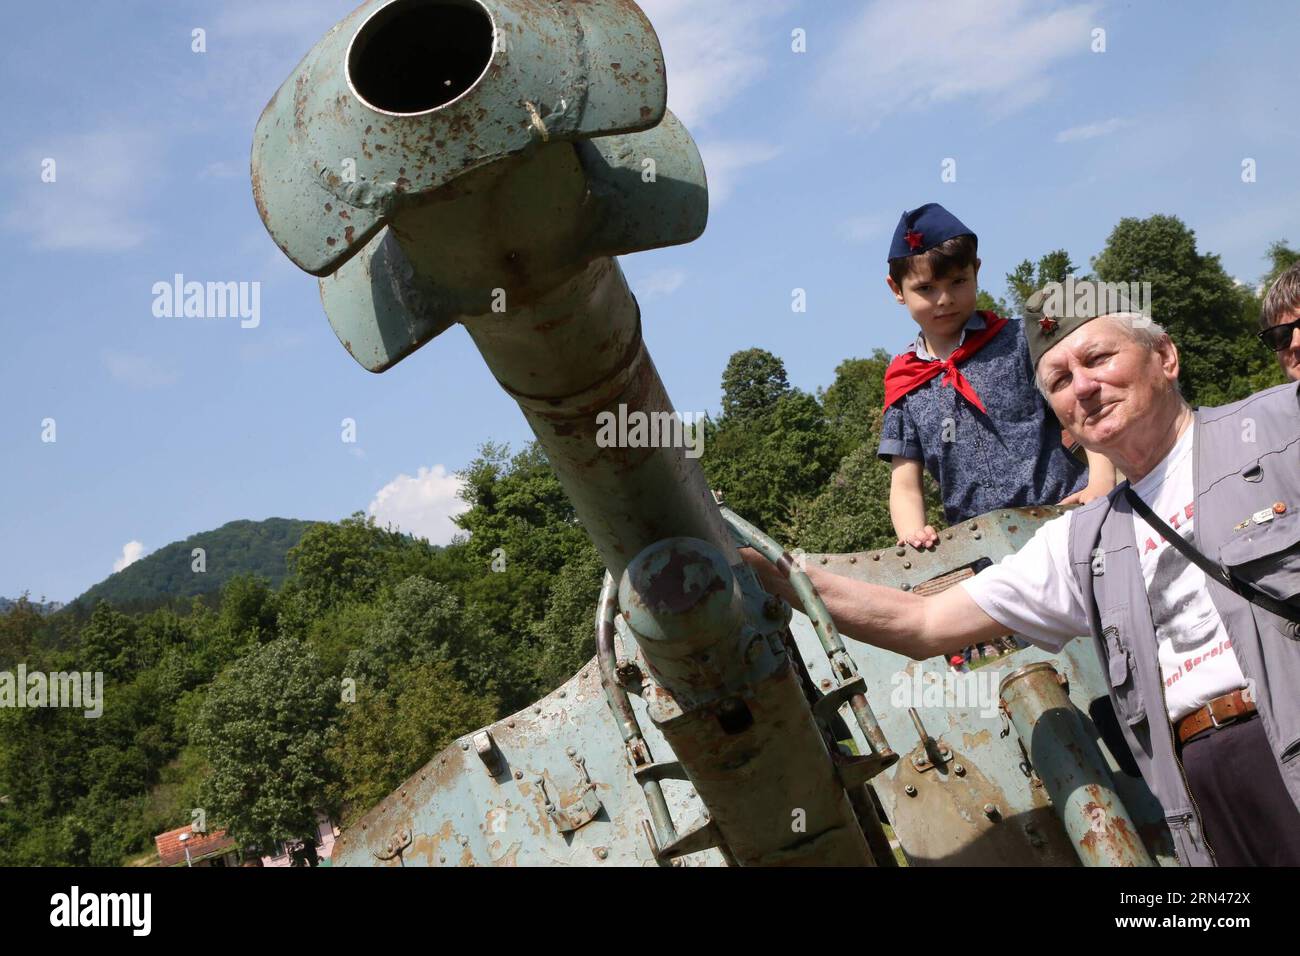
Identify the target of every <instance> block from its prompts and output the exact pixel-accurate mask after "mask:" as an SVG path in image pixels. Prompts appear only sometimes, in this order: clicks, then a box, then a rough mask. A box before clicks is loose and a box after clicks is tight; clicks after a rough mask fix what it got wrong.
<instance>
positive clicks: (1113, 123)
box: [1056, 116, 1133, 143]
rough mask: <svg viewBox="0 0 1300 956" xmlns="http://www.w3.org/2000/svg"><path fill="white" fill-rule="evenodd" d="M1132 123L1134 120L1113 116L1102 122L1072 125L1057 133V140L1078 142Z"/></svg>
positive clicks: (1108, 133) (1109, 132)
mask: <svg viewBox="0 0 1300 956" xmlns="http://www.w3.org/2000/svg"><path fill="white" fill-rule="evenodd" d="M1132 125H1133V121H1132V120H1126V119H1120V118H1119V117H1118V116H1112V117H1111V118H1110V119H1108V120H1102V121H1101V122H1100V123H1086V124H1084V125H1083V126H1071V127H1070V128H1069V129H1063V130H1061V131H1060V132H1059V133H1057V134H1056V141H1057V142H1058V143H1077V142H1080V141H1082V140H1085V139H1096V138H1097V137H1098V136H1109V135H1110V134H1111V133H1113V132H1115V131H1116V130H1120V129H1123V128H1124V127H1126V126H1132Z"/></svg>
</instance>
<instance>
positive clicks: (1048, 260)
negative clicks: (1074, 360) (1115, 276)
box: [1000, 249, 1084, 316]
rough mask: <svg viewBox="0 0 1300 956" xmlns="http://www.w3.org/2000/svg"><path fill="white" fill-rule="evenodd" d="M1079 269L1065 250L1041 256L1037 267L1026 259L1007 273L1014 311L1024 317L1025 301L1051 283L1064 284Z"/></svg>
mask: <svg viewBox="0 0 1300 956" xmlns="http://www.w3.org/2000/svg"><path fill="white" fill-rule="evenodd" d="M1077 268H1078V267H1077V266H1075V264H1074V263H1073V262H1071V261H1070V254H1069V253H1068V252H1066V251H1065V250H1064V249H1053V250H1052V251H1051V252H1049V253H1047V254H1046V255H1043V256H1040V257H1039V259H1038V264H1037V266H1035V264H1034V263H1032V262H1030V261H1029V260H1028V259H1025V260H1024V261H1023V262H1021V263H1020V264H1019V265H1018V266H1016V267H1015V268H1014V269H1012V270H1011V271H1010V272H1008V273H1007V293H1008V294H1009V295H1010V296H1011V309H1012V311H1014V313H1015V314H1016V315H1018V316H1024V314H1025V301H1026V300H1027V299H1028V298H1029V297H1030V296H1031V295H1033V294H1034V293H1035V292H1037V291H1038V290H1039V289H1041V288H1042V287H1043V286H1045V285H1047V283H1049V282H1064V281H1065V279H1066V276H1069V275H1072V274H1074V273H1075V271H1076V270H1077ZM1076 278H1084V277H1083V276H1077V277H1076ZM1000 314H1003V315H1005V314H1007V313H1005V312H1004V313H1000Z"/></svg>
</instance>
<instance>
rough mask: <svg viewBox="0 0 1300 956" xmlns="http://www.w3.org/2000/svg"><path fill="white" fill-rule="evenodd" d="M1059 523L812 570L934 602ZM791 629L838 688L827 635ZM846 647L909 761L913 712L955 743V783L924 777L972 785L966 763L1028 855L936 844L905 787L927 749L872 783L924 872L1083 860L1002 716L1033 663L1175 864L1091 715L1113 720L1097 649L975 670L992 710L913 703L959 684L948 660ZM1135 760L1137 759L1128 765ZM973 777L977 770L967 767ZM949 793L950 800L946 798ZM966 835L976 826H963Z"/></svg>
mask: <svg viewBox="0 0 1300 956" xmlns="http://www.w3.org/2000/svg"><path fill="white" fill-rule="evenodd" d="M1059 514H1061V510H1060V509H1057V508H1019V509H1006V510H1002V511H997V512H990V513H989V514H986V515H982V516H980V517H979V518H977V519H975V520H973V521H970V522H964V523H963V524H961V525H960V526H958V527H954V528H949V529H944V530H943V531H941V532H940V536H939V543H938V545H937V546H936V547H935V548H934V549H933V550H931V551H925V552H917V551H916V550H915V549H913V548H907V549H905V550H904V552H903V553H902V554H898V553H897V551H898V550H899V549H896V548H887V549H882V550H880V551H867V552H856V553H846V554H825V555H823V554H809V555H806V556H805V557H804V561H805V563H807V564H809V565H815V566H818V567H822V568H825V569H827V570H831V571H833V572H835V573H836V574H841V575H844V576H846V577H850V578H855V579H858V580H863V581H870V582H871V583H873V584H880V585H883V586H886V587H896V588H899V589H906V590H913V589H915V590H918V591H920V592H921V593H925V591H926V590H930V591H931V592H935V591H937V590H942V587H943V586H945V585H951V584H952V583H954V582H955V581H956V580H959V579H960V577H962V576H964V574H966V573H969V569H970V568H971V567H972V566H976V567H982V566H983V564H984V563H987V562H990V561H991V562H997V561H999V560H1000V559H1001V558H1002V557H1003V556H1004V555H1006V554H1010V553H1011V552H1013V551H1015V550H1017V549H1018V548H1020V547H1021V546H1023V545H1024V544H1025V543H1026V542H1027V541H1028V539H1029V538H1030V537H1031V536H1032V535H1033V533H1034V532H1035V531H1037V529H1038V528H1039V527H1040V526H1041V524H1042V523H1043V522H1044V521H1046V520H1049V519H1050V518H1053V517H1056V516H1057V515H1059ZM972 526H973V527H972ZM790 626H791V631H792V633H793V635H794V638H795V641H796V643H797V644H798V646H799V650H800V653H801V655H802V657H803V659H804V661H805V662H806V664H807V667H808V671H809V673H810V674H811V675H812V677H813V679H814V680H815V681H816V682H818V683H820V682H822V681H833V680H834V673H833V670H832V669H831V667H830V665H829V664H828V662H827V661H826V660H825V655H824V654H823V653H822V648H821V643H820V641H819V638H818V635H817V633H816V632H815V631H814V629H813V627H812V626H811V624H810V622H809V621H808V620H807V619H806V618H805V617H804V616H803V615H801V614H797V613H796V614H795V615H794V617H793V619H792V621H791V624H790ZM843 640H844V644H845V647H846V648H847V649H848V651H849V653H850V654H851V655H852V657H853V659H854V660H855V661H856V662H857V663H858V665H859V668H860V670H861V673H862V676H863V678H864V679H865V681H866V685H867V689H868V693H869V695H870V697H871V700H872V705H873V710H874V712H875V715H876V717H877V719H878V721H879V724H880V727H881V728H882V730H883V732H884V734H885V736H886V737H887V738H888V739H889V740H890V741H891V742H893V743H897V745H898V747H899V749H900V750H903V749H905V748H906V747H907V746H908V741H909V740H910V742H911V744H912V745H917V744H919V743H920V741H919V739H918V735H917V730H916V728H915V726H914V725H913V722H912V719H911V717H910V716H909V713H908V711H909V708H911V707H913V706H915V708H916V710H917V711H918V712H919V714H920V716H921V718H922V720H923V724H924V727H925V729H926V731H927V733H928V734H929V735H930V736H931V737H933V738H934V739H935V740H936V741H937V742H939V743H940V744H943V743H946V744H947V745H948V746H949V748H950V751H951V752H952V753H954V754H955V755H956V756H955V757H954V759H953V760H950V761H947V762H946V763H945V765H944V766H945V767H946V768H948V772H947V776H946V777H940V776H936V773H937V769H930V770H928V771H927V772H925V773H924V778H925V779H931V778H933V779H935V780H936V781H938V780H948V779H961V778H960V777H958V776H957V775H956V774H955V772H954V771H953V770H952V767H953V766H954V764H959V763H962V760H963V758H965V760H966V761H967V762H968V763H970V764H971V766H973V767H977V768H978V769H979V772H980V773H981V774H983V776H984V778H985V779H986V780H987V781H989V782H990V783H991V784H992V786H993V791H992V792H990V797H989V799H990V800H992V801H993V802H994V803H996V804H997V805H998V806H999V807H1001V810H1002V813H1001V815H1002V819H1003V820H1004V821H1012V822H1014V823H1015V824H1016V825H1015V826H1010V827H1006V828H1005V829H1004V830H1002V831H1001V832H1000V833H999V835H998V838H997V839H998V840H999V841H1002V840H1006V841H1012V842H1019V843H1020V844H1021V847H1020V848H1019V849H1018V850H1016V851H1015V852H1014V854H1012V855H1011V856H1008V854H1009V853H1011V851H1010V850H1007V849H1005V848H1003V849H999V850H998V851H997V852H996V853H992V852H990V853H989V854H988V855H982V850H981V847H992V846H993V844H990V843H987V842H985V841H978V840H977V841H973V842H971V841H967V842H966V843H963V844H961V845H958V844H953V845H951V846H950V847H948V849H947V850H945V844H944V843H943V841H942V840H940V841H938V842H935V840H934V837H933V830H932V829H931V827H930V825H929V824H928V823H927V822H926V820H925V819H924V817H923V816H922V815H920V814H918V813H916V812H915V810H916V804H915V803H914V799H915V798H911V797H909V796H908V795H907V794H906V792H905V787H906V786H907V785H908V784H909V783H910V782H912V778H913V777H914V776H915V775H916V770H915V765H914V763H913V760H912V759H911V758H913V757H916V758H919V759H920V760H921V761H922V762H923V764H924V763H925V762H928V760H929V758H928V755H926V754H925V753H924V752H923V750H924V748H920V747H916V746H914V747H913V750H912V753H910V754H904V756H903V759H902V760H901V761H900V762H899V763H898V764H897V765H895V766H894V767H892V768H890V769H889V770H887V771H886V772H885V773H883V774H881V775H880V776H879V777H877V778H875V779H874V780H873V781H872V783H871V786H872V788H873V789H874V790H875V792H876V793H877V795H878V796H879V798H880V801H881V804H882V805H883V807H884V809H885V812H886V814H887V815H888V817H889V820H890V823H891V824H892V826H893V828H894V833H895V837H896V838H897V839H898V841H899V843H900V844H901V848H902V850H903V853H904V855H905V856H906V857H907V858H908V859H909V861H911V862H913V863H917V864H918V865H920V864H921V863H925V864H926V865H944V864H945V863H953V864H955V863H959V862H974V863H978V862H986V863H988V864H990V865H992V864H995V863H997V861H998V859H1012V858H1014V859H1015V860H1017V861H1018V863H1017V865H1020V864H1026V865H1027V864H1029V863H1030V862H1032V861H1035V860H1038V861H1042V860H1043V859H1044V854H1043V852H1042V851H1044V850H1045V848H1048V847H1057V848H1060V849H1063V850H1065V851H1066V852H1067V853H1068V856H1069V857H1072V858H1074V859H1075V860H1077V856H1076V855H1075V852H1074V850H1073V849H1072V840H1071V839H1070V837H1069V835H1068V834H1067V833H1066V831H1065V828H1064V826H1063V825H1062V823H1061V821H1060V820H1059V819H1058V818H1057V817H1056V815H1055V812H1054V811H1053V810H1052V804H1051V800H1050V798H1049V797H1048V795H1047V793H1046V789H1045V787H1044V786H1043V785H1042V783H1041V781H1039V778H1038V775H1037V773H1036V770H1035V766H1034V765H1033V764H1032V763H1031V762H1030V760H1029V755H1028V754H1027V753H1025V752H1022V750H1021V747H1020V743H1019V738H1018V735H1017V734H1016V733H1014V731H1013V730H1012V728H1011V726H1010V724H1009V721H1007V720H1006V719H1005V718H1004V717H1003V716H1002V715H1001V714H1000V713H999V712H998V711H997V704H998V695H997V687H998V682H999V681H1000V679H1001V678H1002V677H1005V676H1006V675H1008V674H1010V673H1011V672H1012V671H1014V670H1015V669H1017V668H1018V667H1020V666H1022V665H1024V664H1028V663H1032V662H1035V661H1050V662H1052V663H1053V664H1054V666H1056V668H1057V669H1058V671H1060V672H1061V673H1062V674H1063V675H1065V676H1066V677H1068V687H1067V688H1065V689H1066V691H1067V693H1068V696H1069V699H1070V701H1071V703H1072V704H1073V706H1074V707H1075V708H1076V710H1077V711H1079V712H1080V715H1081V718H1080V719H1081V722H1082V724H1083V726H1084V729H1085V732H1086V733H1087V735H1088V736H1089V738H1090V739H1091V741H1092V743H1093V745H1094V746H1095V747H1096V748H1097V749H1098V751H1099V752H1100V754H1101V756H1102V758H1103V761H1104V763H1105V765H1106V767H1107V769H1108V771H1109V772H1110V775H1111V778H1112V780H1113V782H1114V788H1115V793H1116V795H1117V796H1118V798H1119V800H1120V801H1121V803H1122V804H1123V806H1124V807H1125V808H1126V809H1127V811H1128V813H1129V816H1130V817H1131V818H1132V819H1133V820H1134V821H1136V825H1137V829H1138V833H1139V835H1140V838H1141V840H1142V842H1143V843H1144V844H1145V846H1146V847H1147V849H1148V852H1149V854H1150V855H1151V856H1152V857H1153V859H1154V860H1155V861H1156V862H1157V863H1159V864H1161V865H1164V866H1174V865H1176V859H1175V857H1174V853H1173V846H1172V842H1171V840H1170V837H1169V833H1168V830H1167V828H1166V827H1165V824H1164V818H1163V814H1162V812H1161V810H1160V806H1159V804H1158V802H1157V801H1156V800H1155V798H1154V797H1153V796H1152V795H1151V793H1150V791H1149V790H1148V789H1147V787H1146V785H1145V783H1144V782H1143V781H1142V779H1141V778H1140V777H1138V776H1136V775H1130V774H1128V773H1126V772H1124V770H1123V769H1121V759H1120V758H1119V757H1116V756H1115V755H1114V754H1113V753H1112V752H1111V751H1110V749H1109V747H1108V746H1107V744H1106V742H1105V741H1104V740H1103V739H1102V737H1101V734H1100V732H1099V729H1098V726H1096V725H1094V723H1093V720H1092V719H1091V716H1090V712H1091V711H1093V710H1096V709H1098V708H1100V709H1101V710H1102V711H1106V710H1107V709H1108V706H1109V698H1108V694H1107V688H1108V685H1107V682H1106V676H1105V674H1104V673H1103V672H1102V671H1101V668H1100V666H1099V664H1098V662H1097V655H1096V651H1095V649H1094V648H1093V646H1092V644H1091V641H1090V639H1089V638H1086V637H1085V638H1083V639H1080V640H1075V641H1071V642H1070V643H1069V644H1067V645H1066V646H1065V648H1064V649H1063V650H1062V651H1061V652H1060V653H1059V654H1050V653H1048V652H1046V651H1043V650H1041V649H1039V648H1036V647H1033V646H1029V647H1024V648H1021V649H1020V650H1018V651H1015V652H1014V653H1012V654H1009V655H1006V656H1005V657H1003V658H1000V659H998V660H996V661H994V662H991V663H986V664H984V665H983V666H982V667H980V668H978V669H976V670H974V671H973V672H972V673H973V674H974V675H979V674H981V672H983V673H984V674H985V675H986V682H985V683H983V684H980V685H978V686H979V687H981V688H982V689H983V692H985V694H986V696H985V700H984V701H983V702H982V703H984V704H987V703H989V702H990V701H991V704H992V706H991V707H986V706H982V705H981V703H980V702H972V701H970V700H966V701H965V702H962V701H961V700H939V699H935V700H930V699H928V698H926V699H922V700H919V701H918V700H914V699H912V696H911V695H910V694H909V693H904V692H905V691H907V690H908V688H909V687H915V686H916V683H915V682H918V681H919V682H923V684H924V686H925V687H927V688H928V687H931V686H934V687H936V688H942V687H944V686H945V685H944V681H945V680H946V679H948V675H953V674H955V672H954V671H953V670H952V668H951V667H949V666H948V664H947V662H946V661H945V660H942V659H940V658H933V659H930V660H927V661H921V662H917V661H912V660H910V659H909V658H907V657H904V656H902V655H898V654H892V653H890V652H888V651H882V650H879V649H878V648H873V647H870V646H868V645H864V644H861V643H859V642H857V641H854V640H853V639H852V638H847V637H846V638H844V639H843ZM939 696H940V697H942V696H943V695H942V694H940V695H939ZM847 726H848V729H849V730H850V732H851V733H852V736H853V740H854V743H855V745H856V746H857V747H858V748H859V749H860V750H862V751H863V752H865V751H866V749H867V741H866V740H865V738H864V737H863V735H862V734H861V732H860V731H859V730H858V729H857V727H856V726H855V725H854V723H853V722H852V721H849V722H847ZM1124 759H1128V758H1127V757H1126V756H1125V757H1124ZM962 769H963V770H967V771H969V770H970V768H969V767H967V766H966V765H965V764H963V766H962ZM968 775H969V773H968ZM918 792H919V793H925V792H926V791H924V790H921V791H918ZM940 792H941V793H947V791H946V790H945V791H940ZM972 802H973V798H972ZM981 806H982V804H980V805H978V806H974V809H975V810H976V811H978V810H979V809H980V807H981ZM963 819H964V818H963ZM1022 824H1023V825H1022ZM962 826H963V827H964V826H966V824H965V823H963V824H962ZM1027 827H1028V828H1031V829H1032V832H1030V829H1027ZM1035 844H1043V846H1041V847H1039V846H1036V845H1035Z"/></svg>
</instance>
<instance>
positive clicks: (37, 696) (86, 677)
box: [0, 664, 104, 719]
mask: <svg viewBox="0 0 1300 956" xmlns="http://www.w3.org/2000/svg"><path fill="white" fill-rule="evenodd" d="M0 707H71V708H72V709H74V710H81V709H84V710H85V715H86V716H87V717H90V718H92V719H93V718H95V717H99V716H100V715H101V714H103V713H104V675H103V673H101V672H100V671H95V672H94V673H93V674H92V673H90V672H89V671H71V672H65V671H56V672H55V673H52V674H46V673H44V672H42V671H32V672H31V673H28V671H27V665H26V664H19V665H18V672H17V673H14V672H13V671H0Z"/></svg>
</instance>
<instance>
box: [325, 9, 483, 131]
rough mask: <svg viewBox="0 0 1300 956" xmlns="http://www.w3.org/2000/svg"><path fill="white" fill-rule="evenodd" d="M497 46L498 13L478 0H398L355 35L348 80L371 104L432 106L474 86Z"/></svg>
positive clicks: (404, 112) (404, 111)
mask: <svg viewBox="0 0 1300 956" xmlns="http://www.w3.org/2000/svg"><path fill="white" fill-rule="evenodd" d="M492 51H493V26H492V19H491V17H489V16H488V13H487V10H485V9H484V8H483V6H482V5H481V4H479V3H477V2H476V0H395V2H393V3H390V4H388V5H387V6H385V7H383V8H381V9H380V10H378V11H377V12H376V13H375V14H374V16H372V17H371V18H370V19H369V20H367V21H366V22H365V23H364V24H362V26H361V29H359V30H358V31H357V35H356V36H355V37H353V39H352V47H351V49H350V50H349V51H348V61H347V68H348V82H349V84H350V85H351V86H352V90H353V92H355V93H356V95H357V96H358V97H359V98H360V100H361V101H362V102H363V103H365V104H366V105H367V106H369V107H371V108H372V109H375V110H378V111H380V112H384V113H394V114H397V115H401V116H411V115H415V114H418V113H427V112H429V111H430V110H435V109H437V108H438V107H440V106H446V105H447V104H448V103H450V102H451V101H452V100H454V99H456V98H457V97H459V96H461V95H462V94H463V93H465V92H466V91H467V90H469V89H470V88H471V87H473V86H474V84H475V83H477V82H478V81H479V78H480V77H482V76H483V74H484V72H486V70H487V68H488V64H490V63H491V62H492Z"/></svg>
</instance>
